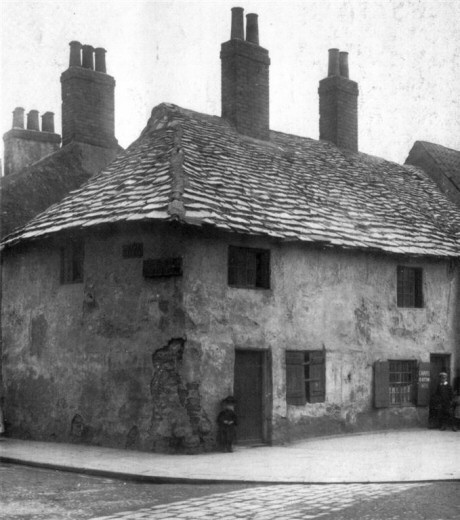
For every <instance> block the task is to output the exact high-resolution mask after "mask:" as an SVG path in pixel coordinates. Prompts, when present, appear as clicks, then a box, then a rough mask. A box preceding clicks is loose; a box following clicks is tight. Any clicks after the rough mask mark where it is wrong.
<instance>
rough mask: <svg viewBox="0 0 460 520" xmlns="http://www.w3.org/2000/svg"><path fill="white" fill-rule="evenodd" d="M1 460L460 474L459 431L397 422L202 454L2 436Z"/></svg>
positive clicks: (160, 478)
mask: <svg viewBox="0 0 460 520" xmlns="http://www.w3.org/2000/svg"><path fill="white" fill-rule="evenodd" d="M0 461H4V462H13V463H23V464H29V465H35V466H39V467H48V468H55V469H63V470H67V471H75V472H81V473H86V474H93V475H100V476H108V477H118V478H124V479H132V480H141V481H147V482H185V483H194V482H199V483H206V482H209V483H212V482H222V483H225V482H226V483H230V482H240V483H271V484H282V483H284V484H288V483H289V484H295V483H299V484H320V483H329V484H335V483H369V482H372V483H384V482H424V481H434V480H460V432H452V431H444V432H441V431H439V430H428V429H413V430H404V431H401V430H398V431H387V432H380V433H368V434H359V435H342V436H335V437H323V438H315V439H309V440H306V441H302V442H298V443H295V444H290V445H287V446H273V447H269V446H267V447H259V448H236V450H235V452H234V453H205V454H200V455H164V454H158V453H145V452H137V451H131V450H117V449H110V448H101V447H97V446H83V445H73V444H59V443H47V442H34V441H19V440H14V439H3V440H2V441H1V442H0Z"/></svg>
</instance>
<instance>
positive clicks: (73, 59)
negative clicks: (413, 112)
mask: <svg viewBox="0 0 460 520" xmlns="http://www.w3.org/2000/svg"><path fill="white" fill-rule="evenodd" d="M69 45H70V59H69V68H68V69H67V70H66V71H64V72H63V73H62V75H61V86H62V144H63V146H64V145H66V144H69V143H70V142H72V141H77V142H81V143H87V144H90V145H93V146H100V147H102V148H116V147H117V146H118V142H117V140H116V138H115V80H114V78H113V77H112V76H109V75H108V74H107V73H106V65H105V49H102V48H97V49H94V48H93V47H92V46H91V45H81V43H80V42H76V41H73V42H70V44H69ZM94 62H95V66H94Z"/></svg>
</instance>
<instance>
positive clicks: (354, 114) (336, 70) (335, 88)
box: [318, 49, 358, 152]
mask: <svg viewBox="0 0 460 520" xmlns="http://www.w3.org/2000/svg"><path fill="white" fill-rule="evenodd" d="M348 76H349V72H348V53H347V52H340V51H339V50H338V49H329V66H328V77H327V78H324V79H322V80H321V81H320V82H319V89H318V93H319V138H320V139H323V140H325V141H331V142H332V143H334V144H336V145H337V146H338V147H340V148H346V149H348V150H352V151H354V152H357V151H358V84H357V83H356V82H355V81H352V80H350V79H349V77H348Z"/></svg>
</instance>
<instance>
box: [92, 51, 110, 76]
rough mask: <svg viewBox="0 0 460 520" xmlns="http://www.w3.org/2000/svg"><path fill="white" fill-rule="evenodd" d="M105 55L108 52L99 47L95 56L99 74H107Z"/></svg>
mask: <svg viewBox="0 0 460 520" xmlns="http://www.w3.org/2000/svg"><path fill="white" fill-rule="evenodd" d="M105 53H106V50H105V49H103V48H102V47H98V48H97V49H95V50H94V54H95V57H96V71H97V72H104V73H106V72H107V70H106V67H105Z"/></svg>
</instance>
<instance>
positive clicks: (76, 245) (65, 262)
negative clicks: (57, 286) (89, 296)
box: [61, 240, 84, 283]
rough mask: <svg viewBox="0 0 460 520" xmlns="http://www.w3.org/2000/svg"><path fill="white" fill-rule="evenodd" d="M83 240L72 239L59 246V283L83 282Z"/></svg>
mask: <svg viewBox="0 0 460 520" xmlns="http://www.w3.org/2000/svg"><path fill="white" fill-rule="evenodd" d="M83 261H84V246H83V240H74V241H72V242H69V243H68V244H66V245H65V246H64V247H62V248H61V283H80V282H83Z"/></svg>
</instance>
